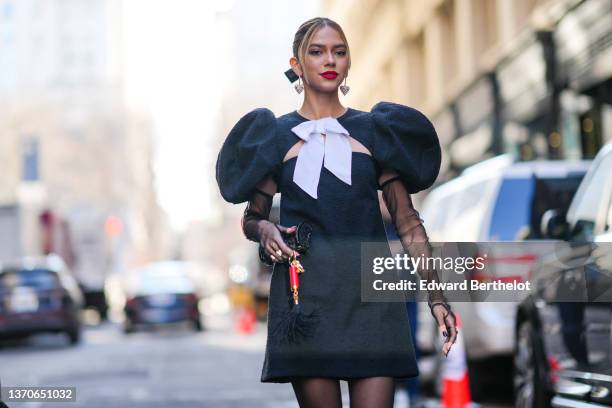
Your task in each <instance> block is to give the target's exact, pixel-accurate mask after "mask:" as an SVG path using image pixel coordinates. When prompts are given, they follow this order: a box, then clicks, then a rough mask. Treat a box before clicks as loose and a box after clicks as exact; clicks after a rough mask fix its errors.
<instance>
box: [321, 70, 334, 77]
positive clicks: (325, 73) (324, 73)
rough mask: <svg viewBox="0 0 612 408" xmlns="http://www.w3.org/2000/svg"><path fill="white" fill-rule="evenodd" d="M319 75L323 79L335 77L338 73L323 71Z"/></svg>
mask: <svg viewBox="0 0 612 408" xmlns="http://www.w3.org/2000/svg"><path fill="white" fill-rule="evenodd" d="M321 76H322V77H323V78H325V79H336V77H337V76H338V73H337V72H336V71H325V72H323V73H322V74H321Z"/></svg>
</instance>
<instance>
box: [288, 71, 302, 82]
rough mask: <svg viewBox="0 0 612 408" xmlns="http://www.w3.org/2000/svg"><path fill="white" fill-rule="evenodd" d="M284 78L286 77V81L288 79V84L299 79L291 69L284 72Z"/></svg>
mask: <svg viewBox="0 0 612 408" xmlns="http://www.w3.org/2000/svg"><path fill="white" fill-rule="evenodd" d="M285 76H286V77H287V79H289V82H295V81H297V80H298V78H299V76H297V75H296V73H295V72H293V69H291V68H289V69H288V70H286V71H285Z"/></svg>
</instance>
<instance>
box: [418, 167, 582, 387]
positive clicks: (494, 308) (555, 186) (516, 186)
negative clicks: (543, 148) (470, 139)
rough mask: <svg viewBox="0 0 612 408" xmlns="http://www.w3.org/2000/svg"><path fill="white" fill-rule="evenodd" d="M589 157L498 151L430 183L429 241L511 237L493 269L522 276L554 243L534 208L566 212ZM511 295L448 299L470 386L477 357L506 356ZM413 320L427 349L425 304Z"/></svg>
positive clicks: (431, 338)
mask: <svg viewBox="0 0 612 408" xmlns="http://www.w3.org/2000/svg"><path fill="white" fill-rule="evenodd" d="M590 163H591V162H590V161H561V160H559V161H530V162H516V161H515V160H514V159H513V158H512V156H510V155H502V156H498V157H495V158H493V159H490V160H486V161H483V162H482V163H479V164H476V165H474V166H472V167H470V168H468V169H466V170H464V171H463V172H462V174H461V175H460V176H459V177H457V178H455V179H453V180H451V181H449V182H447V183H444V184H443V185H441V186H439V187H437V188H435V189H433V190H432V191H431V192H430V193H429V195H428V196H427V197H426V199H425V201H424V202H423V206H422V211H421V217H422V218H423V221H424V226H425V229H426V231H427V234H428V236H429V239H430V242H432V243H435V242H492V241H512V242H517V245H516V246H512V245H508V246H504V251H505V253H504V254H502V255H503V256H498V255H499V254H496V258H498V259H500V261H498V263H497V264H496V265H495V271H496V276H497V277H499V276H500V275H498V274H501V275H508V276H509V275H512V276H513V277H514V276H517V277H526V276H527V274H528V272H529V269H530V268H531V265H532V263H533V261H534V260H535V259H536V258H537V256H538V255H540V253H545V252H548V251H549V249H548V250H547V245H554V241H552V240H547V239H545V237H543V236H542V234H541V228H540V222H541V218H542V215H543V214H544V212H546V210H548V209H557V210H558V211H559V212H561V213H565V212H566V211H567V209H568V207H569V205H570V202H571V200H572V198H573V196H574V194H575V193H576V190H577V189H578V186H579V184H580V182H581V180H582V178H583V177H584V175H585V173H586V171H587V170H588V168H589V165H590ZM525 241H534V245H529V246H526V245H524V242H525ZM518 242H520V243H518ZM535 242H537V244H536V243H535ZM526 251H527V252H529V253H527V252H526ZM517 261H520V262H517ZM519 300H520V299H516V301H517V302H518V301H519ZM517 302H497V303H491V302H455V303H453V302H451V305H452V308H453V310H455V311H458V312H459V314H460V316H461V321H462V327H463V330H462V331H461V332H462V335H463V336H464V341H465V346H466V352H467V357H468V364H469V365H471V366H470V380H471V382H472V383H473V384H472V388H473V389H477V388H478V384H477V383H476V384H474V383H475V382H478V381H480V380H481V379H482V378H483V377H484V376H482V375H478V374H476V373H477V371H478V367H479V364H478V362H479V361H481V360H484V359H487V358H489V357H494V356H505V357H510V356H511V355H512V353H513V346H514V323H515V322H514V320H515V313H516V308H517ZM418 320H419V327H418V331H417V343H418V345H419V347H420V349H421V350H423V352H424V353H425V354H426V353H427V352H428V351H431V352H434V351H435V350H434V349H432V345H435V344H436V343H435V336H436V335H437V331H436V329H435V327H432V319H431V316H430V315H429V310H428V308H427V305H424V304H421V305H420V307H419V319H418ZM510 374H511V373H508V379H507V381H508V382H509V381H511V375H510Z"/></svg>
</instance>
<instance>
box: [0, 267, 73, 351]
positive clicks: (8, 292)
mask: <svg viewBox="0 0 612 408" xmlns="http://www.w3.org/2000/svg"><path fill="white" fill-rule="evenodd" d="M82 306H83V295H82V293H81V291H80V289H79V286H78V284H77V282H76V280H75V279H74V278H73V276H72V275H71V273H70V272H69V270H68V268H67V266H66V264H65V263H64V262H63V260H62V259H61V258H60V257H59V256H56V255H49V256H45V257H41V258H29V257H28V258H22V259H19V260H13V261H3V262H1V263H0V339H5V338H9V337H15V336H26V335H30V334H34V333H40V332H64V333H66V334H67V336H68V339H69V341H70V343H71V344H76V343H78V342H79V340H80V327H81V324H80V319H79V310H80V309H81V307H82Z"/></svg>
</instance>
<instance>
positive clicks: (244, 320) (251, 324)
mask: <svg viewBox="0 0 612 408" xmlns="http://www.w3.org/2000/svg"><path fill="white" fill-rule="evenodd" d="M256 320H257V316H256V315H255V310H254V309H253V308H251V307H245V308H244V309H243V310H242V312H241V313H240V317H239V318H238V322H237V323H236V329H237V331H238V332H239V333H240V334H251V333H253V331H254V330H255V322H256Z"/></svg>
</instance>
